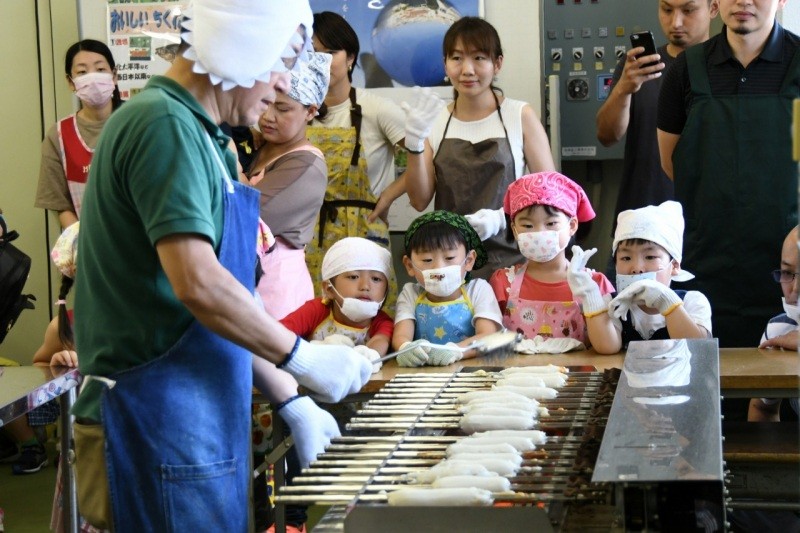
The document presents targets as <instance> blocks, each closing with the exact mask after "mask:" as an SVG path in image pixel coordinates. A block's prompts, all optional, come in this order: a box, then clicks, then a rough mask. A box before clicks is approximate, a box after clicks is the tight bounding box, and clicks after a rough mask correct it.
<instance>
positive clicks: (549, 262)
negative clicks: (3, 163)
mask: <svg viewBox="0 0 800 533" xmlns="http://www.w3.org/2000/svg"><path fill="white" fill-rule="evenodd" d="M503 209H504V210H505V212H506V214H507V215H508V216H509V217H510V219H511V230H512V231H513V233H514V237H515V239H516V241H517V245H518V246H519V250H520V251H521V252H522V255H524V256H525V258H526V259H527V261H526V262H525V263H523V264H521V265H516V266H512V267H509V268H504V269H500V270H498V271H496V272H495V273H494V274H493V275H492V277H491V279H490V281H489V283H490V284H491V285H492V289H493V290H494V293H495V296H496V297H497V301H498V303H499V304H500V309H501V310H502V311H503V325H504V326H505V327H507V328H508V329H511V330H514V331H517V332H519V333H523V334H524V335H525V336H526V337H527V338H534V337H536V336H537V335H538V336H541V337H544V338H563V337H571V338H574V339H578V340H579V341H581V342H584V343H587V341H588V337H587V333H586V320H585V319H584V313H585V310H582V309H581V306H580V305H579V302H578V301H576V295H574V294H573V291H572V290H571V288H570V283H569V281H568V279H567V278H568V272H569V269H570V261H569V260H568V259H567V257H566V249H567V246H568V245H569V243H570V241H571V240H572V237H573V236H574V235H575V232H576V231H577V230H578V223H579V222H587V221H589V220H591V219H593V218H594V216H595V213H594V210H593V209H592V206H591V204H590V203H589V198H588V197H587V196H586V193H585V192H584V191H583V189H581V187H580V185H578V184H577V183H575V182H574V181H572V180H571V179H569V178H568V177H566V176H564V175H562V174H559V173H558V172H540V173H538V174H531V175H528V176H523V177H521V178H520V179H518V180H516V181H515V182H514V183H512V184H511V186H510V187H509V188H508V191H507V192H506V194H505V198H504V200H503ZM587 259H588V257H587ZM582 266H583V265H581V267H582ZM591 278H592V280H593V281H594V282H595V283H596V284H597V285H598V286H599V288H600V294H601V295H602V297H603V298H608V300H610V299H611V298H610V296H609V297H606V296H605V295H607V294H610V293H611V292H613V290H614V287H613V286H612V285H611V282H609V281H608V279H607V278H606V277H605V275H603V274H602V273H600V272H595V273H593V274H592V275H591ZM582 303H583V304H584V305H585V304H586V302H582ZM603 304H605V305H607V302H600V305H603ZM587 317H588V314H587ZM606 317H607V314H606ZM609 322H610V318H609Z"/></svg>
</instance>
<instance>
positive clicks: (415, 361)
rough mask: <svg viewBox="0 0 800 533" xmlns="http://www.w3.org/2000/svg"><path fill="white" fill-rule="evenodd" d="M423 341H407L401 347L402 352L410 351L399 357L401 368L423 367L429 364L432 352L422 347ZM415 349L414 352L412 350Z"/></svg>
mask: <svg viewBox="0 0 800 533" xmlns="http://www.w3.org/2000/svg"><path fill="white" fill-rule="evenodd" d="M420 343H422V341H421V340H416V341H406V342H404V343H403V344H401V345H400V350H397V351H398V352H399V351H401V350H405V349H409V350H408V351H407V352H403V353H401V354H400V355H398V356H397V364H398V365H399V366H422V365H424V364H426V363H427V362H428V352H429V351H430V350H431V349H430V348H429V347H427V346H420ZM412 347H413V350H412V349H410V348H412Z"/></svg>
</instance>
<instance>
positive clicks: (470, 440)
mask: <svg viewBox="0 0 800 533" xmlns="http://www.w3.org/2000/svg"><path fill="white" fill-rule="evenodd" d="M520 433H525V432H524V431H520ZM538 433H542V432H538ZM495 444H508V445H509V446H511V447H513V448H514V449H515V450H517V451H518V452H527V451H530V450H535V449H536V443H535V442H534V441H533V440H532V439H530V438H528V437H523V436H515V435H495V436H492V435H488V436H486V435H484V434H483V433H475V434H474V435H470V436H469V437H465V438H463V439H461V440H458V441H456V442H454V443H453V444H451V445H450V446H458V447H459V448H462V449H465V450H469V449H470V448H475V447H481V446H492V445H495Z"/></svg>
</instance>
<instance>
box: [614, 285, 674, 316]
mask: <svg viewBox="0 0 800 533" xmlns="http://www.w3.org/2000/svg"><path fill="white" fill-rule="evenodd" d="M682 304H683V300H681V297H680V296H678V295H677V294H676V293H675V291H673V290H672V289H670V288H669V287H667V286H666V285H664V284H663V283H660V282H658V281H656V280H653V279H641V280H639V281H636V282H634V283H631V284H630V286H628V287H626V288H625V290H624V291H622V292H621V293H619V294H618V295H617V297H616V298H614V299H613V300H611V305H610V307H611V314H612V316H614V317H616V318H619V319H622V318H624V317H625V316H626V315H627V314H628V311H629V310H630V308H631V307H633V306H634V305H644V306H646V307H651V308H653V309H657V310H658V312H659V313H661V314H662V315H665V316H666V315H668V314H669V313H670V312H671V311H672V310H673V309H675V307H677V306H679V305H682Z"/></svg>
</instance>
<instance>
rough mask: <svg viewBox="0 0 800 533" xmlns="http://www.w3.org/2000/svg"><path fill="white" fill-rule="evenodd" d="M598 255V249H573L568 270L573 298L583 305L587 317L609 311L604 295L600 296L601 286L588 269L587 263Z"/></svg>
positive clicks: (577, 247) (575, 247) (574, 247)
mask: <svg viewBox="0 0 800 533" xmlns="http://www.w3.org/2000/svg"><path fill="white" fill-rule="evenodd" d="M596 253H597V248H592V249H591V250H586V251H585V252H584V251H583V249H582V248H581V247H580V246H573V247H572V260H571V261H570V262H569V269H568V270H567V282H568V283H569V290H570V291H572V296H574V297H575V299H576V300H578V301H579V302H580V303H581V305H583V314H584V315H587V316H591V315H595V314H597V313H599V312H602V311H605V310H606V309H608V305H607V304H606V301H605V299H603V295H602V294H600V286H599V285H597V283H595V281H594V280H593V279H592V270H590V269H588V268H586V263H588V262H589V259H590V258H591V257H592V256H593V255H594V254H596Z"/></svg>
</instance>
